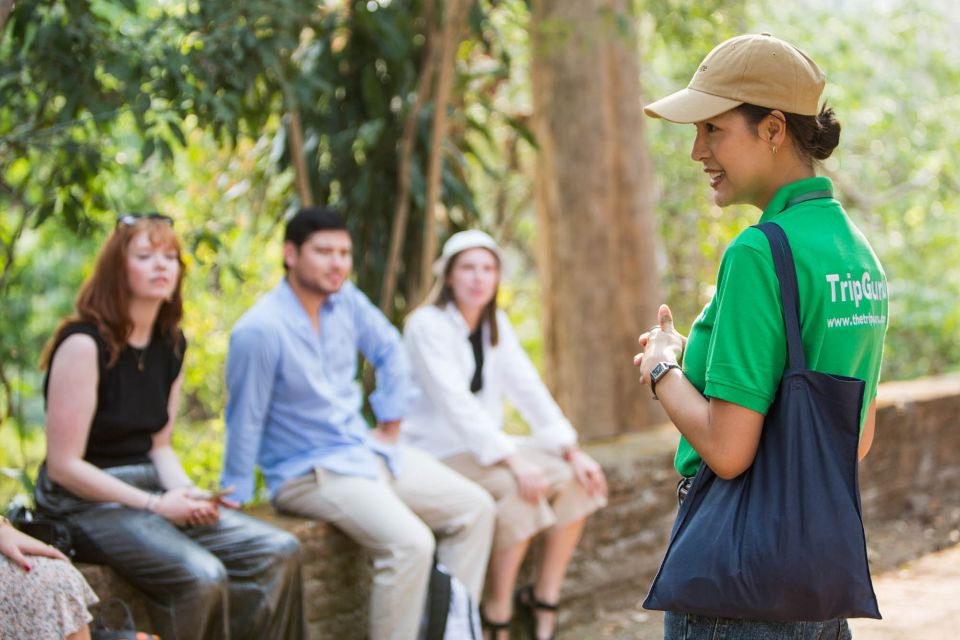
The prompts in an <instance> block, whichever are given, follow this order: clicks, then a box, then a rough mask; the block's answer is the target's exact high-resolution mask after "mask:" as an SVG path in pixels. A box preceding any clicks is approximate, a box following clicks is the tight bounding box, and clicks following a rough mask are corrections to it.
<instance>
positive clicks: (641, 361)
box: [633, 304, 687, 384]
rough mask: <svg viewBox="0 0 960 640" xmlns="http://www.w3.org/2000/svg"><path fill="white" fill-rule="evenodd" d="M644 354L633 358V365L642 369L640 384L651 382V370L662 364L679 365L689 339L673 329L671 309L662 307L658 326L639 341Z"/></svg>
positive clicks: (658, 317) (658, 315) (658, 316)
mask: <svg viewBox="0 0 960 640" xmlns="http://www.w3.org/2000/svg"><path fill="white" fill-rule="evenodd" d="M638 342H639V343H640V346H641V347H643V352H642V353H638V354H637V355H635V356H634V357H633V364H634V366H636V367H639V368H640V382H641V383H642V384H648V383H649V382H650V370H651V369H653V368H654V367H655V366H657V364H658V363H660V362H675V363H679V362H680V359H681V358H682V357H683V350H684V349H685V348H686V346H687V339H686V337H685V336H682V335H680V334H679V333H678V332H677V330H676V329H674V328H673V314H672V313H671V312H670V307H668V306H667V305H665V304H662V305H660V309H659V311H658V312H657V324H656V325H655V326H654V327H652V328H651V329H650V330H649V331H647V332H645V333H643V334H641V335H640V338H639V339H638Z"/></svg>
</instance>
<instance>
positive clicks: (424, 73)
mask: <svg viewBox="0 0 960 640" xmlns="http://www.w3.org/2000/svg"><path fill="white" fill-rule="evenodd" d="M424 18H425V22H426V25H427V28H426V33H427V41H426V44H425V45H424V54H423V62H422V63H421V65H420V77H419V78H418V79H417V97H416V100H415V101H414V103H413V107H411V109H410V113H409V114H407V120H406V122H404V123H403V134H402V135H401V137H400V148H399V152H398V154H397V155H398V162H397V205H396V209H395V210H394V213H393V226H392V227H391V229H390V253H389V256H388V257H387V266H386V269H385V270H384V275H383V290H382V291H381V292H380V310H381V311H383V313H384V314H386V315H390V311H391V310H392V307H393V296H394V294H395V293H396V288H397V278H398V277H399V275H400V252H401V251H402V249H403V241H404V239H405V238H406V234H407V221H408V220H409V218H410V161H411V160H412V158H413V150H414V147H415V143H416V140H417V121H418V120H419V119H420V112H421V111H422V110H423V106H424V105H425V104H426V103H427V100H428V99H429V98H430V85H431V84H432V81H433V75H434V74H433V71H434V67H435V66H436V64H437V62H436V57H437V56H436V53H437V49H436V47H435V46H433V45H434V43H435V42H436V41H437V39H439V37H440V32H439V31H438V30H437V28H436V27H435V26H434V21H433V0H427V2H426V3H425V5H424Z"/></svg>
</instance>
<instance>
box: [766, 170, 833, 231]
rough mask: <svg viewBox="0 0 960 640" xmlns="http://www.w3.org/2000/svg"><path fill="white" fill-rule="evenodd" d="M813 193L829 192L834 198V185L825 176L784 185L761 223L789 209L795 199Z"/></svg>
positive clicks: (774, 197) (772, 200) (771, 201)
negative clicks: (788, 206)
mask: <svg viewBox="0 0 960 640" xmlns="http://www.w3.org/2000/svg"><path fill="white" fill-rule="evenodd" d="M813 191H829V192H830V194H831V197H833V183H832V182H831V181H830V178H827V177H825V176H814V177H813V178H804V179H803V180H797V181H796V182H791V183H790V184H786V185H783V186H782V187H780V189H779V190H778V191H777V192H776V193H775V194H774V195H773V198H772V199H771V200H770V204H768V205H767V208H766V209H764V210H763V215H762V216H760V222H768V221H770V220H771V219H772V218H773V217H774V216H776V215H777V214H779V213H781V212H782V211H784V210H786V209H787V205H788V204H789V203H790V202H791V201H792V200H794V199H796V198H800V197H802V196H804V195H806V194H808V193H811V192H813Z"/></svg>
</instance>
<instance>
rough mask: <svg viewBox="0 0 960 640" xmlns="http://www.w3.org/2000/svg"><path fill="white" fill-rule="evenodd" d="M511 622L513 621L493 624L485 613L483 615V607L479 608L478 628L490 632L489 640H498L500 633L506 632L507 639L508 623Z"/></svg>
mask: <svg viewBox="0 0 960 640" xmlns="http://www.w3.org/2000/svg"><path fill="white" fill-rule="evenodd" d="M512 620H513V619H512V618H511V619H508V620H506V621H504V622H494V621H493V620H491V619H490V618H488V617H487V614H486V613H484V611H483V607H480V628H482V629H483V630H484V631H489V632H490V640H499V639H498V636H499V635H500V632H501V631H506V632H507V637H508V638H509V637H510V636H509V632H510V623H511V622H512Z"/></svg>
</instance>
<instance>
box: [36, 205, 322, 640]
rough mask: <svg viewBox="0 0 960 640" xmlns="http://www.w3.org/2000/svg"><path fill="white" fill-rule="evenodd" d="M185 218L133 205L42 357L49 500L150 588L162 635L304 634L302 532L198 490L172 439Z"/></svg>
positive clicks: (42, 485)
mask: <svg viewBox="0 0 960 640" xmlns="http://www.w3.org/2000/svg"><path fill="white" fill-rule="evenodd" d="M182 281H183V261H182V259H181V256H180V242H179V240H178V238H177V236H176V234H175V233H174V231H173V221H172V220H171V219H170V218H168V217H166V216H161V215H159V214H147V215H124V216H121V217H120V218H119V219H118V221H117V226H116V228H115V229H114V231H113V233H112V234H111V236H110V238H109V239H108V240H107V242H106V244H105V246H104V247H103V249H102V250H101V252H100V255H99V257H98V259H97V263H96V267H95V269H94V272H93V274H92V275H91V276H90V277H89V279H88V280H87V281H86V282H85V283H84V285H83V288H82V289H81V290H80V294H79V296H78V297H77V304H76V314H75V315H73V316H71V317H69V318H67V319H66V320H64V321H63V322H62V323H61V325H60V327H59V328H58V329H57V331H56V333H55V335H54V337H53V339H52V340H51V341H50V343H49V344H48V346H47V350H46V352H45V354H44V359H43V366H44V367H45V368H47V379H46V382H45V393H46V401H47V459H46V461H45V463H44V464H43V466H41V469H40V474H39V477H38V480H37V492H36V498H37V506H38V509H40V510H41V511H42V512H44V513H45V514H46V515H49V516H53V517H56V518H59V519H61V520H62V521H63V522H65V523H66V524H67V525H68V527H69V528H70V530H71V533H72V535H73V539H74V546H75V548H76V552H77V559H78V560H81V561H85V562H94V563H98V564H105V565H108V566H110V567H112V568H113V569H114V570H115V571H116V572H117V573H118V574H120V575H121V576H123V577H124V578H126V579H127V580H128V581H129V582H130V583H131V584H133V585H134V586H135V587H137V588H138V589H140V590H141V591H142V592H143V593H144V595H145V596H146V599H147V609H148V611H149V613H150V618H151V622H152V623H153V630H154V631H155V632H156V633H158V634H160V636H161V637H162V638H163V639H164V640H178V639H185V638H190V639H197V640H202V639H206V638H210V639H213V638H230V637H233V638H240V637H243V638H257V639H260V638H293V637H302V634H303V628H304V620H303V606H302V588H301V579H300V572H299V566H298V556H299V544H298V542H297V540H296V538H294V537H293V536H291V535H289V534H287V533H286V532H283V531H280V530H278V529H275V528H273V527H271V526H269V525H266V524H264V523H262V522H259V521H257V520H255V519H253V518H250V517H248V516H246V515H244V514H241V513H239V512H237V511H235V510H233V509H224V510H221V509H220V506H221V505H222V504H224V503H225V501H223V500H222V499H218V498H213V497H211V496H210V495H209V494H208V493H206V492H203V491H201V490H199V489H197V488H196V487H194V485H193V482H192V481H191V480H190V478H189V477H188V476H187V474H186V473H185V472H184V470H183V467H182V466H181V465H180V461H179V460H178V458H177V455H176V453H174V451H173V448H172V447H171V436H172V432H173V426H174V417H175V415H176V411H177V403H178V399H179V396H180V386H181V381H182V379H183V374H182V372H181V366H182V363H183V356H184V350H185V349H186V341H185V339H184V337H183V333H182V332H181V331H180V327H179V324H180V318H181V315H182V312H183V301H182V297H181V284H182Z"/></svg>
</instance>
